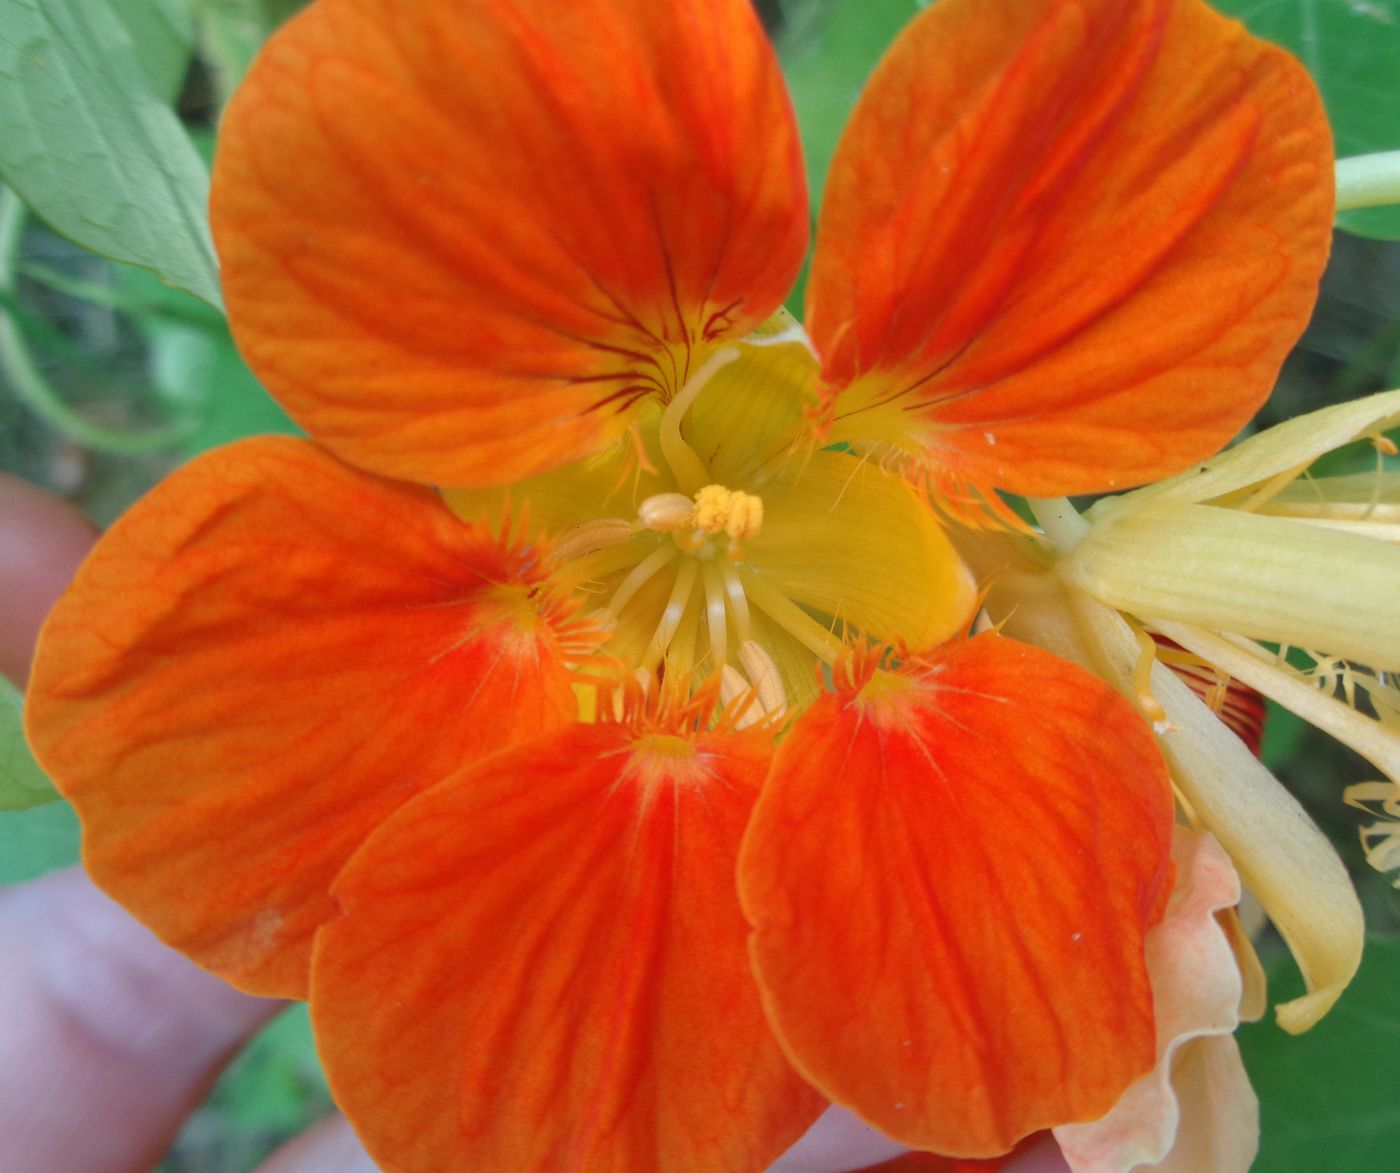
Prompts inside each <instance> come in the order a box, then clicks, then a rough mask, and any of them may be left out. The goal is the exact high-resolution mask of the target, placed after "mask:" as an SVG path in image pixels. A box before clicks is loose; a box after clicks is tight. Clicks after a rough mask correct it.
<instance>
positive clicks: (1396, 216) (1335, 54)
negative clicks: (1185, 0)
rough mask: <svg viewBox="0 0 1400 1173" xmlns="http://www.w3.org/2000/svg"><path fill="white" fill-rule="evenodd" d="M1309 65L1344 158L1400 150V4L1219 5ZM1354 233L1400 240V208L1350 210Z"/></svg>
mask: <svg viewBox="0 0 1400 1173" xmlns="http://www.w3.org/2000/svg"><path fill="white" fill-rule="evenodd" d="M1214 3H1215V7H1217V8H1219V9H1220V10H1221V11H1222V12H1225V13H1227V14H1229V15H1231V16H1237V17H1239V19H1240V20H1242V21H1244V23H1245V24H1246V25H1247V26H1248V27H1249V30H1250V31H1251V32H1253V33H1255V34H1256V35H1258V36H1261V37H1265V38H1267V39H1268V40H1270V41H1275V42H1277V43H1278V44H1280V45H1283V46H1284V47H1285V48H1286V49H1289V50H1290V51H1291V52H1293V53H1295V54H1296V55H1297V56H1298V58H1299V59H1300V60H1301V61H1302V62H1303V64H1304V65H1306V66H1307V68H1308V72H1309V73H1311V74H1312V76H1313V78H1314V80H1315V81H1316V82H1317V85H1318V88H1319V89H1320V90H1321V91H1322V100H1323V102H1325V103H1326V105H1327V113H1328V115H1329V116H1330V117H1331V119H1332V131H1333V133H1334V134H1335V135H1336V138H1337V155H1338V157H1339V158H1345V157H1346V156H1348V155H1365V154H1369V153H1370V152H1372V151H1388V150H1396V149H1400V0H1214ZM1337 222H1338V224H1340V225H1341V226H1342V227H1343V228H1345V229H1347V230H1348V231H1350V232H1356V233H1359V234H1360V235H1362V236H1374V237H1379V238H1381V239H1383V240H1400V208H1366V209H1363V210H1360V211H1355V212H1344V213H1342V214H1341V215H1340V216H1338V217H1337Z"/></svg>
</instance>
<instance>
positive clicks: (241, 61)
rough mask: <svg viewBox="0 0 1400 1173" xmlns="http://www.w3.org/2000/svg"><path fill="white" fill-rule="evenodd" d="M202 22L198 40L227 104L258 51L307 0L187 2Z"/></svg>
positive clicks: (192, 0)
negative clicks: (191, 5)
mask: <svg viewBox="0 0 1400 1173" xmlns="http://www.w3.org/2000/svg"><path fill="white" fill-rule="evenodd" d="M187 2H189V3H193V4H194V6H195V8H196V11H197V15H198V21H199V40H200V47H201V51H202V54H203V57H204V59H205V60H206V61H207V62H208V63H209V65H210V67H211V69H212V70H213V72H214V75H215V78H216V80H217V86H218V90H219V93H220V94H221V96H222V99H223V100H224V101H227V100H228V96H229V95H230V94H231V93H232V92H233V91H234V89H235V88H236V87H237V86H238V83H239V82H240V81H242V80H243V75H244V74H245V73H247V72H248V66H249V65H251V64H252V62H253V58H254V57H255V56H256V55H257V52H258V49H260V48H261V47H262V43H263V42H264V41H265V40H266V39H267V37H268V35H269V34H270V33H271V32H272V31H273V30H274V29H275V28H277V26H278V25H280V24H281V23H282V22H283V21H284V20H286V19H287V18H288V17H289V16H291V15H292V14H293V13H294V12H296V11H297V10H298V9H299V8H302V7H304V6H305V4H306V3H307V0H187Z"/></svg>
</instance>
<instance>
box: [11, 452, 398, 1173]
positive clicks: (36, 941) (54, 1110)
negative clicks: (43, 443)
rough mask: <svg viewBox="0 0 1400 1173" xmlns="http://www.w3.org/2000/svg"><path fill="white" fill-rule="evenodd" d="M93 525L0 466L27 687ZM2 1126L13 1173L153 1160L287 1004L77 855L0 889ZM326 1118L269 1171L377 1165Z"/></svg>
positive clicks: (134, 1167)
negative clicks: (158, 924) (206, 959)
mask: <svg viewBox="0 0 1400 1173" xmlns="http://www.w3.org/2000/svg"><path fill="white" fill-rule="evenodd" d="M95 538H96V531H95V530H94V529H93V527H92V526H91V525H90V524H89V523H88V522H87V521H86V520H85V519H84V518H83V517H82V516H81V515H80V514H78V513H77V512H76V511H75V510H73V509H72V508H70V507H69V506H67V505H65V504H64V503H62V502H61V501H58V500H56V499H55V498H53V497H50V496H49V495H48V494H46V493H43V492H42V491H40V490H38V489H36V488H34V487H33V486H30V485H27V484H25V483H24V482H22V481H19V480H16V479H15V478H13V477H6V476H4V475H2V474H0V599H3V600H4V605H3V607H0V671H3V672H4V673H5V675H6V676H8V677H10V679H12V680H13V681H15V683H16V684H19V685H21V686H22V685H23V683H24V680H25V677H26V675H27V674H28V669H29V659H30V656H31V654H32V652H33V646H34V638H35V636H36V634H37V632H38V629H39V624H40V623H41V622H42V620H43V617H44V615H45V614H46V613H47V611H48V608H49V606H50V605H51V604H52V603H53V601H54V599H55V598H57V596H58V594H59V592H60V591H61V590H62V589H63V587H64V586H65V585H66V584H67V582H68V579H69V578H70V577H71V576H72V574H73V572H74V570H76V568H77V566H78V563H79V562H80V561H81V560H82V558H83V556H84V555H85V554H86V552H87V550H88V548H89V547H90V546H91V544H92V542H93V541H94V540H95ZM0 940H3V941H4V948H3V949H0V1137H4V1162H3V1164H4V1168H5V1170H6V1173H144V1171H145V1170H149V1169H151V1168H152V1167H153V1166H154V1165H155V1164H156V1163H157V1162H158V1161H159V1160H160V1159H161V1157H162V1156H163V1155H164V1154H165V1152H166V1150H167V1149H168V1147H169V1145H170V1141H171V1138H172V1137H173V1136H174V1134H175V1132H176V1131H177V1130H178V1129H179V1127H180V1125H181V1123H182V1121H183V1119H184V1117H185V1116H186V1115H187V1114H188V1113H189V1112H190V1111H192V1110H193V1109H194V1107H195V1106H196V1105H197V1104H198V1103H199V1101H200V1100H201V1099H202V1098H203V1096H204V1094H205V1092H206V1091H207V1090H208V1088H209V1085H210V1084H211V1083H212V1082H213V1080H214V1079H215V1077H216V1076H217V1075H218V1073H219V1071H220V1069H221V1068H222V1067H223V1066H224V1064H226V1063H227V1062H228V1061H229V1060H230V1059H231V1058H232V1057H233V1056H234V1054H236V1053H237V1051H238V1049H239V1048H240V1047H241V1046H242V1044H243V1043H244V1042H245V1041H246V1040H247V1039H248V1037H249V1036H250V1035H251V1034H252V1033H253V1032H254V1031H256V1030H257V1029H258V1028H259V1027H260V1026H262V1025H263V1024H264V1023H265V1022H267V1020H268V1019H270V1018H271V1017H272V1016H273V1015H275V1014H276V1013H278V1011H279V1010H281V1009H282V1007H283V1003H280V1002H275V1001H271V1000H268V999H264V998H251V997H248V996H247V995H244V994H240V993H238V992H237V991H235V990H233V989H232V988H230V987H229V986H227V985H225V984H224V983H223V982H221V981H220V980H219V979H218V978H215V977H213V976H212V975H210V974H208V973H205V972H204V971H203V970H201V969H199V968H198V967H196V966H195V965H194V964H193V963H192V962H190V961H187V960H186V959H185V958H184V957H183V956H181V955H180V954H179V953H176V952H175V951H174V950H172V949H169V948H167V947H165V946H164V945H162V944H160V943H159V942H158V941H157V940H156V939H155V938H154V937H153V936H152V935H151V934H150V933H149V932H147V931H146V929H144V928H143V927H141V926H140V925H139V924H137V923H136V922H135V921H134V920H132V919H131V918H130V917H129V916H128V915H127V914H126V913H125V912H124V911H123V910H122V909H121V908H119V907H118V906H117V905H116V904H114V903H113V902H112V901H111V900H109V899H108V898H107V897H106V896H104V895H102V893H100V892H98V891H97V889H96V888H94V887H93V886H92V883H91V882H90V881H89V880H88V879H87V877H86V875H84V874H83V872H82V870H81V869H79V868H71V869H69V870H67V871H63V872H57V873H54V874H52V875H48V876H45V877H43V878H42V879H39V880H35V881H33V882H31V883H28V884H21V885H18V886H16V887H14V888H10V889H7V890H4V891H3V892H0ZM374 1168H375V1166H374V1164H373V1163H372V1162H371V1161H370V1160H369V1158H368V1157H367V1156H366V1155H365V1153H364V1150H363V1149H362V1148H361V1147H360V1145H359V1142H358V1141H357V1140H356V1139H355V1137H354V1134H353V1133H352V1132H351V1130H350V1128H349V1126H348V1125H347V1124H346V1123H345V1121H344V1120H343V1119H342V1118H340V1117H332V1118H331V1119H329V1120H326V1121H323V1122H322V1123H320V1124H318V1125H317V1126H315V1127H313V1128H312V1129H311V1130H310V1131H309V1132H307V1133H305V1134H304V1135H302V1136H300V1137H298V1138H297V1139H295V1140H293V1141H292V1142H290V1143H289V1144H287V1145H286V1146H284V1147H283V1148H282V1149H280V1150H279V1151H278V1152H277V1153H275V1154H274V1155H273V1156H272V1157H271V1158H270V1159H269V1160H268V1161H267V1162H266V1163H265V1164H264V1165H263V1166H262V1167H261V1169H260V1171H259V1173H361V1171H364V1173H370V1171H372V1170H374Z"/></svg>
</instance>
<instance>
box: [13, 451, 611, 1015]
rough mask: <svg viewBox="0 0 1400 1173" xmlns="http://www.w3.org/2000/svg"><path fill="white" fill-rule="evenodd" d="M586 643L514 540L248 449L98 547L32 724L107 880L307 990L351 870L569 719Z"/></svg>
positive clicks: (240, 972) (242, 977) (212, 946)
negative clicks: (425, 793)
mask: <svg viewBox="0 0 1400 1173" xmlns="http://www.w3.org/2000/svg"><path fill="white" fill-rule="evenodd" d="M576 638H577V639H578V640H580V641H581V642H582V650H585V651H586V650H587V645H588V633H587V631H586V630H579V629H578V628H577V625H576V623H575V622H574V621H572V620H571V619H570V617H569V615H568V612H567V610H566V609H565V608H564V607H562V605H560V604H557V603H555V602H553V601H552V599H551V596H550V594H549V592H548V589H547V583H546V582H545V581H544V580H543V579H542V578H541V573H540V570H539V567H538V551H537V550H534V549H532V548H531V547H530V546H529V545H528V544H512V543H511V542H509V541H506V540H502V539H500V538H498V537H496V536H494V535H493V534H491V533H490V532H488V531H485V530H483V529H480V528H476V527H472V526H467V525H464V524H463V523H461V522H460V521H458V520H457V519H456V518H455V517H453V515H452V514H451V513H450V512H448V510H447V509H446V508H445V507H444V506H443V505H442V503H441V501H440V500H439V499H438V497H437V496H436V495H435V494H433V493H431V492H429V491H427V490H424V489H418V488H411V487H406V486H403V485H398V484H394V483H391V482H386V481H381V480H379V479H377V478H375V477H371V476H367V475H366V474H364V473H360V472H357V471H355V470H354V469H352V468H350V467H349V466H347V465H344V464H342V463H340V461H338V460H336V459H335V458H334V457H332V456H329V455H327V454H326V453H324V452H322V451H321V450H319V449H317V448H316V447H314V446H313V445H311V444H308V443H306V442H305V441H301V440H293V439H275V440H274V439H263V440H249V441H244V442H242V443H240V444H235V445H233V446H231V447H228V448H223V449H220V450H217V451H215V452H212V453H210V454H208V455H206V456H203V457H201V458H200V459H198V460H196V461H194V462H193V463H191V464H189V465H188V466H186V467H185V468H183V469H181V470H180V471H179V472H177V473H175V474H174V475H173V476H171V477H170V478H169V479H167V480H166V481H165V482H164V483H162V484H161V485H160V486H158V487H157V488H156V489H155V490H154V491H153V492H152V493H151V494H150V495H149V496H147V497H146V498H145V499H144V500H143V501H141V502H139V503H138V504H137V505H136V506H135V507H133V508H132V510H131V511H130V512H129V513H127V514H126V515H125V516H124V517H123V518H122V519H121V520H120V521H118V522H117V523H116V525H115V526H113V527H112V529H111V531H110V532H109V533H108V534H106V536H105V537H103V538H102V540H101V542H100V543H99V544H98V546H97V548H96V549H95V550H94V552H93V553H92V555H91V556H90V557H89V559H88V560H87V562H86V563H85V564H84V565H83V567H82V569H81V570H80V571H79V573H78V576H77V578H76V579H75V581H74V583H73V585H72V586H71V587H70V588H69V590H68V592H67V594H65V595H64V596H63V598H62V600H61V601H60V602H59V604H58V606H57V608H56V609H55V610H54V612H53V614H52V615H51V616H50V618H49V620H48V623H47V625H46V626H45V628H44V630H43V634H42V636H41V638H40V643H39V650H38V657H37V660H36V662H35V665H34V674H33V677H32V683H31V686H30V694H29V704H28V720H29V733H30V737H31V739H32V741H33V744H34V748H35V750H36V752H37V753H38V755H39V758H40V760H41V761H42V762H43V763H44V765H45V767H46V768H47V769H48V770H49V772H50V774H51V775H52V776H53V778H54V781H55V782H56V783H57V785H58V787H59V789H60V790H62V791H63V793H64V794H65V795H66V796H67V797H68V798H69V799H70V800H71V801H72V802H73V804H74V805H75V806H76V807H77V810H78V814H79V816H80V818H81V820H82V823H83V833H84V837H83V856H84V860H85V862H86V864H87V868H88V870H89V871H90V872H91V873H92V875H93V878H94V879H95V880H96V881H97V882H98V884H99V885H101V886H102V887H103V888H104V889H106V890H107V891H108V892H109V893H110V894H111V895H112V896H114V897H115V898H116V899H118V900H119V901H121V902H122V903H123V904H124V905H126V907H127V908H128V909H130V910H131V911H132V912H133V913H135V914H136V916H137V917H138V918H139V919H140V920H142V921H144V922H145V923H146V924H148V925H149V926H150V927H151V928H153V929H154V930H155V931H156V933H157V934H158V935H159V936H160V937H161V938H162V939H164V940H165V941H167V942H168V943H170V944H172V945H175V946H176V947H178V948H180V949H182V950H183V951H184V952H186V953H188V954H189V955H190V956H191V957H193V958H194V959H195V960H196V961H198V962H199V963H200V964H201V965H204V966H205V967H207V968H209V969H212V970H213V971H214V972H216V973H218V974H219V975H221V976H222V977H224V978H226V979H228V980H229V981H231V982H233V983H234V984H235V985H237V986H239V987H241V988H243V989H245V990H248V991H250V992H254V993H261V994H276V995H283V996H304V995H305V992H306V982H307V974H308V967H309V964H310V948H311V938H312V935H313V934H314V932H315V931H316V929H317V927H319V926H320V925H321V924H322V923H323V922H324V921H325V920H326V919H327V918H328V917H329V916H331V915H333V913H334V906H333V904H332V903H331V899H330V885H331V881H332V879H333V878H334V877H335V875H336V873H337V872H339V870H340V868H341V866H342V865H343V864H344V862H345V860H346V859H347V858H348V857H349V856H350V854H351V853H352V852H353V851H354V850H355V848H356V847H358V846H359V844H360V842H361V841H362V840H363V839H364V837H365V836H366V835H367V834H368V833H369V832H370V831H371V830H373V829H374V827H375V826H377V825H378V824H379V823H380V822H381V821H382V820H383V819H384V818H386V817H387V816H388V815H389V814H390V813H391V812H393V811H394V810H395V809H396V808H397V807H399V806H400V805H401V804H402V803H404V802H405V801H407V800H408V799H409V798H411V797H412V796H413V795H415V794H417V793H418V792H419V791H420V790H422V789H423V788H424V787H426V786H430V785H432V784H433V783H436V782H439V781H440V780H442V779H443V778H445V777H447V776H448V775H449V774H451V773H453V772H454V771H456V770H457V769H458V768H460V766H461V765H462V763H463V762H466V761H470V760H472V759H473V758H474V757H477V756H479V755H480V754H482V753H484V752H487V751H489V750H493V749H496V748H498V747H499V746H501V745H505V744H509V743H511V742H513V741H515V740H518V739H520V738H521V737H523V736H527V735H533V734H535V733H538V732H539V731H540V730H541V729H546V728H549V727H552V726H556V725H560V724H562V723H564V722H565V721H567V720H569V719H571V718H572V716H573V714H574V712H575V701H574V697H573V693H572V690H571V688H570V683H569V681H570V674H569V672H568V670H567V668H566V660H567V658H568V657H569V656H571V655H573V654H576V653H577V652H578V651H580V648H576V647H573V646H572V645H573V643H574V641H575V639H576Z"/></svg>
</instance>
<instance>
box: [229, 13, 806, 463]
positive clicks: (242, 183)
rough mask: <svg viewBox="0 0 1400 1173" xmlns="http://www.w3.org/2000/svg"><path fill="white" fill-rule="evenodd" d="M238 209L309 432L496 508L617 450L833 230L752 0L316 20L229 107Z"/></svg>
mask: <svg viewBox="0 0 1400 1173" xmlns="http://www.w3.org/2000/svg"><path fill="white" fill-rule="evenodd" d="M211 209H212V221H213V228H214V236H215V240H216V243H217V245H218V249H219V254H220V258H221V262H222V272H223V280H224V287H225V293H226V297H227V302H228V308H229V317H230V320H231V322H232V324H233V329H234V333H235V335H236V336H237V338H238V341H239V344H240V346H241V347H242V349H243V352H244V354H245V356H246V357H247V359H248V361H249V363H250V364H251V366H252V367H253V369H254V370H255V371H256V372H257V373H258V375H259V376H260V377H261V378H262V380H263V381H264V382H265V383H266V385H267V386H268V388H269V389H270V390H271V391H272V393H273V394H274V395H275V396H277V398H278V399H279V400H280V401H281V402H282V403H283V405H284V406H285V407H286V408H287V409H288V410H289V411H290V412H291V414H292V415H293V416H294V417H295V418H296V419H297V420H298V422H300V423H301V424H302V425H303V426H305V427H306V428H307V430H308V431H310V432H311V433H313V434H314V435H315V437H316V438H317V439H318V440H321V441H322V442H324V443H325V444H327V445H329V446H330V447H331V448H333V449H334V450H335V451H336V452H337V453H338V454H339V455H341V456H342V457H344V458H345V459H347V460H350V461H351V462H353V463H355V464H357V465H360V466H362V467H365V468H368V469H370V470H372V471H374V472H379V473H383V474H386V475H389V476H394V477H399V478H402V479H406V480H414V481H420V482H425V483H430V484H455V485H472V486H478V487H480V486H489V485H503V484H509V483H511V482H513V481H516V480H519V479H521V478H522V477H525V476H530V475H533V474H536V473H540V472H545V471H548V470H549V469H552V468H557V467H560V466H562V465H564V464H567V463H570V462H571V461H574V460H578V459H580V458H582V457H585V456H588V455H590V454H592V453H595V452H598V451H600V450H601V449H602V448H603V447H605V446H606V445H607V444H608V443H609V442H610V441H612V440H614V439H616V438H617V437H618V436H619V435H620V434H621V432H622V431H623V430H624V429H625V427H626V426H627V422H628V420H629V418H630V414H631V413H630V412H629V411H628V410H627V409H628V407H629V405H630V404H632V403H633V402H634V401H636V400H638V399H640V398H645V397H647V396H651V395H653V394H654V393H659V394H660V395H662V396H667V395H669V394H670V393H671V392H673V391H674V390H675V389H676V387H677V386H678V385H679V384H680V383H681V382H683V381H684V379H685V377H686V374H687V371H688V370H690V369H692V368H694V367H695V366H696V365H697V363H698V362H699V361H700V360H701V359H702V358H703V352H704V351H705V349H706V348H707V347H709V346H710V345H712V344H713V342H714V341H715V340H716V339H719V338H721V337H724V336H736V335H739V334H742V333H743V332H746V331H747V330H749V329H751V328H753V327H754V326H756V325H758V324H759V323H760V322H761V321H762V320H763V319H764V318H766V317H767V316H768V315H769V314H770V313H772V311H773V310H775V309H776V308H777V307H778V306H779V304H780V303H781V302H782V299H783V297H784V296H785V295H786V293H787V291H788V288H789V287H790V285H791V283H792V281H793V279H794V278H795V276H796V274H797V270H798V267H799V265H800V264H801V262H802V258H803V255H804V253H805V251H806V246H807V235H808V226H807V207H806V193H805V187H804V184H803V179H802V163H801V155H800V149H799V146H798V143H797V136H796V128H795V124H794V122H793V119H792V114H791V111H790V108H789V105H788V101H787V96H786V93H785V91H784V89H783V84H782V79H781V75H780V73H779V70H778V66H777V63H776V60H775V58H774V56H773V53H772V50H771V48H770V47H769V45H768V42H767V40H766V38H765V37H764V35H763V32H762V29H761V28H760V26H759V24H758V21H757V18H756V17H755V15H754V13H753V10H752V6H751V5H750V4H749V2H748V0H706V2H705V3H703V4H700V3H697V2H696V0H647V2H646V3H634V4H618V3H615V2H614V0H570V2H569V3H568V4H558V3H554V2H552V0H474V2H473V3H470V4H464V3H460V2H457V0H415V2H414V3H404V2H403V0H318V2H317V3H316V4H314V5H311V6H310V7H309V8H307V9H306V10H305V11H304V12H302V13H301V14H300V15H298V16H297V17H295V18H294V19H293V20H292V21H290V22H289V23H288V24H287V25H286V26H285V27H284V28H283V29H282V30H281V31H280V32H278V33H277V34H276V35H275V36H274V37H273V38H272V39H271V41H270V42H269V43H268V45H267V46H266V48H265V49H264V51H263V52H262V54H261V56H260V57H259V59H258V60H257V62H256V63H255V64H254V66H253V68H252V70H251V72H250V73H249V75H248V78H247V80H246V81H245V82H244V84H243V86H242V87H241V88H240V89H239V91H238V93H237V94H236V95H235V96H234V98H233V100H232V102H231V103H230V105H229V108H228V112H227V114H226V116H225V118H224V121H223V125H222V131H221V134H220V139H219V152H218V155H217V157H216V160H215V166H214V178H213V193H212V202H211Z"/></svg>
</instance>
